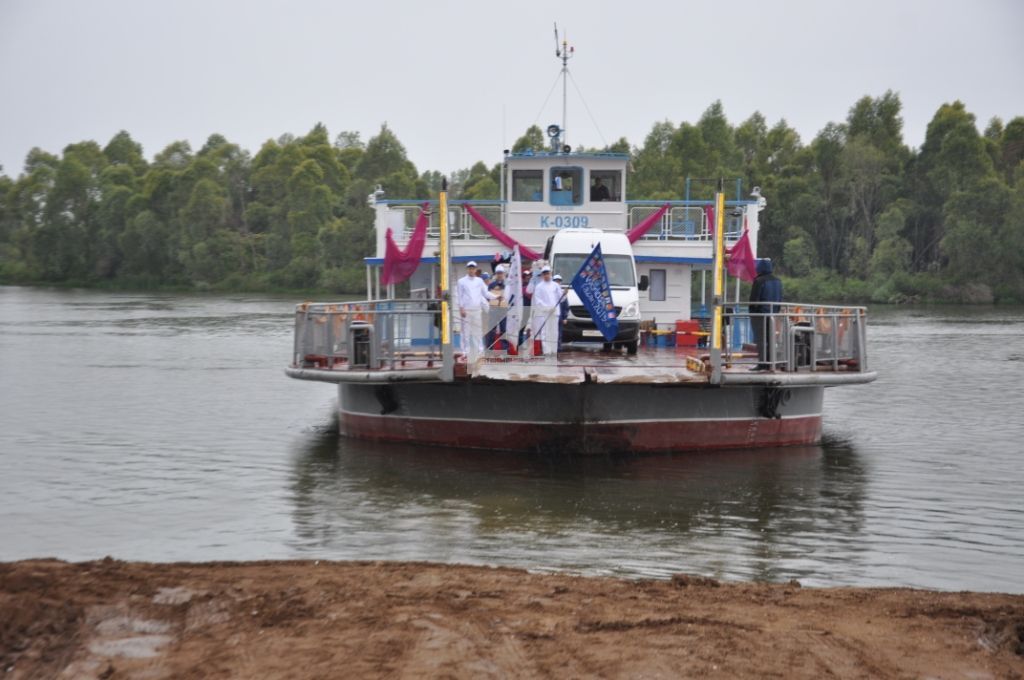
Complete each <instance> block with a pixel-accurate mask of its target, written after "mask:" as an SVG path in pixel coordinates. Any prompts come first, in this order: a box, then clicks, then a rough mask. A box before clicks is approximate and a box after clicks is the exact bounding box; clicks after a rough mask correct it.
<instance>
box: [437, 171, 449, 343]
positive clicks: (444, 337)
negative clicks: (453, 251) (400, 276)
mask: <svg viewBox="0 0 1024 680" xmlns="http://www.w3.org/2000/svg"><path fill="white" fill-rule="evenodd" d="M444 184H447V182H445V183H444ZM437 210H438V213H439V214H438V219H439V220H440V221H441V225H440V226H441V344H442V345H451V344H452V324H451V314H450V313H449V309H450V307H449V302H448V291H449V283H448V263H449V257H448V191H447V188H446V187H445V186H444V185H442V188H441V195H440V197H439V200H438V202H437Z"/></svg>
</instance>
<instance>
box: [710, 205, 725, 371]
mask: <svg viewBox="0 0 1024 680" xmlns="http://www.w3.org/2000/svg"><path fill="white" fill-rule="evenodd" d="M724 232H725V194H724V193H722V192H721V191H719V192H718V193H716V194H715V259H714V261H715V280H714V291H713V293H712V295H713V296H714V297H713V298H712V299H713V300H714V303H715V306H714V310H715V311H714V314H715V316H714V320H713V322H712V325H711V348H712V349H717V350H719V351H721V350H722V305H723V304H724V302H725V287H724V282H723V276H722V269H723V265H724V264H725V233H724Z"/></svg>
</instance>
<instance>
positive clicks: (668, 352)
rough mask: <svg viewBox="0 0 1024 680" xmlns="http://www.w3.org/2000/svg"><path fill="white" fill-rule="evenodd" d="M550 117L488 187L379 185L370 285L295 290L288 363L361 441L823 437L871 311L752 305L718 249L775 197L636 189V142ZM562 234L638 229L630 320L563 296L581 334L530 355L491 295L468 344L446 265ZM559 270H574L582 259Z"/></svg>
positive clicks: (531, 252) (499, 257)
mask: <svg viewBox="0 0 1024 680" xmlns="http://www.w3.org/2000/svg"><path fill="white" fill-rule="evenodd" d="M564 49H565V46H564V45H563V53H562V55H560V56H562V57H563V62H562V63H563V76H564V75H565V74H566V73H567V71H566V60H565V58H564V55H565V52H564ZM548 134H549V137H550V146H549V147H548V148H546V149H533V150H526V151H523V152H519V153H511V152H508V151H506V152H505V153H504V157H503V162H502V165H501V198H500V199H499V200H492V201H483V200H480V201H464V200H453V201H449V200H448V197H447V192H446V191H443V190H442V192H441V193H440V195H439V196H438V198H437V199H436V200H431V201H426V202H424V201H418V200H408V199H402V198H393V197H390V196H388V195H387V194H386V193H385V191H384V190H383V189H380V188H378V190H377V191H375V192H374V193H373V194H371V195H370V196H369V197H368V201H369V203H370V205H371V206H372V207H373V208H374V210H375V215H376V218H375V232H376V253H375V255H374V256H373V257H369V258H367V259H366V287H367V298H366V299H365V300H361V301H357V302H351V301H348V302H329V303H302V304H300V305H298V306H297V308H296V313H295V338H294V351H293V357H292V360H291V364H290V365H289V366H288V368H287V369H286V373H287V375H289V376H290V377H292V378H296V379H299V380H311V381H320V382H329V383H335V384H337V386H338V421H339V429H340V432H341V433H342V434H343V435H346V436H351V437H357V438H361V439H368V440H380V441H400V442H408V443H419V444H428V445H443V446H456V447H468V448H478V449H487V450H528V451H551V452H558V453H566V454H576V453H583V454H591V453H605V452H615V451H632V452H653V451H691V450H706V449H725V448H752V447H776V446H783V445H805V444H814V443H817V442H818V441H819V440H820V437H821V430H822V408H823V402H824V393H825V388H826V387H831V386H841V385H852V384H859V383H866V382H870V381H872V380H874V379H875V377H876V375H875V373H874V372H872V371H870V370H869V367H868V356H867V344H866V331H867V328H866V326H867V310H866V309H865V308H863V307H836V306H830V305H823V304H816V303H810V304H808V303H797V302H784V303H781V304H777V305H774V307H773V308H772V309H773V311H771V312H770V313H764V314H751V313H750V311H749V309H748V308H747V307H746V306H745V305H744V304H743V303H742V302H741V301H739V300H738V297H739V290H740V289H739V281H738V280H737V281H735V286H734V288H735V295H734V298H733V299H732V301H730V300H729V298H728V295H727V291H728V290H729V289H730V288H733V285H732V284H731V283H730V282H729V280H728V276H727V273H726V266H725V264H726V257H727V253H728V252H729V250H730V249H734V248H735V247H736V244H737V243H738V242H740V240H741V239H742V240H745V241H746V243H745V244H744V245H745V247H749V248H750V249H751V250H752V251H753V252H755V253H756V249H757V236H758V228H759V215H760V213H761V212H762V211H763V210H765V209H766V208H767V204H768V203H767V199H766V197H764V196H762V195H761V193H760V191H759V190H758V189H757V188H756V187H755V188H752V189H751V190H750V191H749V192H745V191H744V189H743V187H742V183H741V182H740V181H738V180H737V181H736V182H735V184H734V185H733V184H732V183H730V186H729V190H730V195H729V196H728V197H727V196H726V195H725V183H724V182H719V187H718V189H719V190H718V192H717V193H716V194H715V196H714V198H713V199H697V198H692V197H691V196H690V195H689V190H690V181H689V180H688V181H687V182H686V185H685V187H684V190H683V195H682V196H680V197H679V198H678V199H676V200H670V201H631V200H628V199H627V192H628V173H627V165H628V162H629V159H628V156H627V155H624V154H615V153H590V152H576V151H573V150H572V149H571V148H570V147H569V146H568V145H567V144H565V138H564V126H563V127H560V126H558V125H552V126H550V127H549V128H548ZM599 186H603V187H604V190H596V188H597V187H599ZM567 233H577V234H582V235H583V237H584V240H585V239H586V235H587V234H594V235H595V236H593V237H592V239H593V240H600V239H601V237H600V236H599V235H600V234H620V235H621V234H626V235H628V236H629V240H631V241H632V258H631V261H630V264H629V268H628V271H627V273H626V274H625V276H626V277H627V278H632V280H631V281H620V282H619V283H622V284H630V285H622V286H617V287H618V288H621V289H623V290H626V289H630V290H633V291H635V294H636V295H637V300H636V302H637V304H636V305H633V307H639V309H631V308H628V307H629V306H630V305H628V304H627V305H623V306H621V307H622V308H620V305H619V302H618V298H616V302H615V306H616V312H617V313H618V314H619V315H620V321H621V322H622V323H623V326H624V327H626V328H627V329H629V332H630V333H633V332H637V334H636V335H627V336H616V337H615V338H612V339H611V340H612V341H611V342H608V341H606V340H605V339H604V338H603V337H597V338H595V337H590V336H595V335H598V334H595V333H593V332H592V331H591V328H592V326H593V323H592V321H591V319H590V315H589V313H588V312H587V311H586V309H585V308H584V307H582V306H581V305H579V304H571V305H570V311H569V315H568V318H567V319H566V323H565V324H564V325H563V328H565V329H575V331H576V332H575V334H574V335H573V336H572V337H566V338H563V339H564V340H566V341H567V342H566V345H565V346H564V347H563V348H562V350H561V351H559V352H558V353H557V354H556V355H554V356H550V355H549V356H538V352H534V351H532V350H533V344H534V343H533V342H532V340H531V339H529V338H527V339H526V341H525V342H523V341H522V335H523V333H520V332H519V330H518V329H517V328H515V327H514V326H521V327H526V326H528V325H529V320H528V319H522V321H521V322H520V323H514V322H513V323H512V324H510V323H509V322H510V319H509V318H508V316H507V315H506V314H505V312H504V311H501V310H502V308H498V310H499V311H498V312H497V315H495V313H494V312H492V314H491V316H490V322H489V323H488V324H487V325H488V326H489V327H493V328H494V329H495V333H496V335H497V334H500V336H501V342H498V343H493V346H492V347H490V348H488V349H487V350H486V351H484V352H483V354H482V355H481V356H479V357H477V356H472V354H474V353H463V352H461V351H460V350H459V348H458V343H457V340H456V336H457V333H458V331H459V314H458V311H457V310H455V308H454V305H453V304H452V301H453V300H454V299H455V281H454V280H455V276H454V275H453V272H459V273H460V274H461V272H460V269H461V268H462V267H464V265H465V264H466V263H468V262H470V261H475V262H476V263H479V264H482V265H484V266H485V268H486V266H487V264H489V263H494V262H496V261H507V260H508V259H509V258H508V253H509V251H513V252H515V253H516V254H517V255H518V256H519V258H520V259H521V261H523V262H524V263H525V262H529V261H531V260H532V261H533V262H534V263H541V262H543V263H545V264H548V265H549V266H551V265H552V264H553V265H555V266H556V267H558V259H557V256H556V258H555V259H554V261H550V259H549V257H545V255H547V256H550V255H551V243H552V241H554V240H555V239H553V237H554V236H555V235H556V234H567ZM620 238H621V237H620ZM416 248H421V249H422V250H421V252H420V253H419V254H418V255H417V254H416V253H415V252H413V251H414V250H415V249H416ZM395 253H398V254H399V255H403V256H405V257H407V258H408V257H410V254H411V256H412V257H413V260H412V261H411V263H410V262H406V265H408V267H407V268H408V269H409V271H408V272H407V274H408V279H407V281H406V282H403V283H401V284H398V285H396V284H394V283H388V282H387V280H386V279H384V277H383V274H384V269H385V267H386V266H387V265H388V259H389V257H393V256H394V254H395ZM576 264H578V261H577V262H576ZM558 273H560V274H562V276H563V280H564V283H565V284H568V283H569V279H571V278H572V277H573V275H574V274H575V273H576V272H575V271H568V270H567V271H559V272H558ZM567 287H568V285H567ZM615 287H616V286H613V288H615ZM697 290H700V296H699V298H697V297H696V296H695V293H696V292H697ZM402 291H407V292H402ZM400 292H402V294H401V295H399V293H400ZM612 293H613V296H614V295H615V291H614V290H613V291H612ZM568 294H569V295H574V294H573V293H571V292H569V293H568ZM695 298H696V299H697V300H698V301H699V302H698V304H696V305H695V304H694V303H693V302H692V300H694V299H695ZM630 315H632V316H630ZM501 320H504V321H505V325H506V328H505V330H504V333H500V330H499V329H500V326H499V325H498V322H499V321H501ZM630 321H632V324H630ZM752 321H754V322H756V323H764V324H766V328H767V331H766V335H767V338H768V339H767V342H766V345H767V357H765V361H762V360H761V359H760V358H759V357H758V353H757V351H756V349H755V348H753V347H752V346H751V342H752V339H753V338H752V337H751V333H750V328H751V322H752ZM526 335H528V333H527V334H526ZM595 340H596V341H595ZM673 345H674V346H673ZM764 363H767V365H768V366H769V369H768V370H763V371H762V370H756V369H758V368H759V367H760V365H763V364H764ZM752 369H753V370H752Z"/></svg>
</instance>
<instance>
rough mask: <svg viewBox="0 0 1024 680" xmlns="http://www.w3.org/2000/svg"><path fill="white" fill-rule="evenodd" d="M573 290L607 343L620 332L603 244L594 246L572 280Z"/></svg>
mask: <svg viewBox="0 0 1024 680" xmlns="http://www.w3.org/2000/svg"><path fill="white" fill-rule="evenodd" d="M572 289H573V290H574V291H576V294H577V295H579V296H580V300H581V301H582V302H583V306H584V307H586V308H587V311H588V312H590V318H592V319H593V320H594V325H595V326H597V329H598V330H599V331H601V335H603V336H604V339H605V340H606V341H607V342H611V341H612V340H614V339H615V336H616V334H617V333H618V332H619V318H618V315H617V314H616V313H615V305H613V304H612V289H611V286H609V285H608V271H607V270H606V269H605V267H604V258H603V257H602V256H601V244H600V243H598V244H597V245H596V246H594V251H593V252H592V253H590V257H588V258H587V259H586V260H584V261H583V266H582V267H580V270H579V271H578V272H576V276H574V277H573V279H572Z"/></svg>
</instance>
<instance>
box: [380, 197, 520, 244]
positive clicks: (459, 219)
mask: <svg viewBox="0 0 1024 680" xmlns="http://www.w3.org/2000/svg"><path fill="white" fill-rule="evenodd" d="M425 202H426V203H429V204H430V205H429V208H428V209H429V215H428V219H429V222H428V223H427V238H433V239H436V238H440V236H441V216H440V215H439V214H438V209H437V201H393V202H389V203H388V209H389V210H390V211H391V213H392V214H398V215H400V216H401V217H397V218H395V222H393V223H392V225H393V226H394V225H395V224H396V223H399V222H400V223H401V225H402V231H401V233H400V234H396V235H395V236H396V238H398V239H399V240H400V241H408V240H409V239H410V238H412V233H413V230H414V229H415V227H416V220H418V219H419V216H420V210H421V209H422V206H423V203H425ZM467 202H468V201H464V202H458V201H451V202H449V204H448V226H449V229H450V231H449V234H448V235H449V238H452V239H456V240H473V239H485V238H490V235H489V234H488V233H487V232H486V231H484V229H483V228H482V227H481V226H480V225H479V224H477V221H476V220H474V219H473V216H472V215H470V214H469V211H468V210H466V208H465V203H467ZM471 205H472V206H473V207H474V208H475V209H476V210H477V212H479V213H480V214H481V215H483V216H484V217H485V218H487V219H488V220H489V221H490V222H491V223H492V224H495V225H498V226H499V227H501V229H502V231H504V230H505V227H504V223H505V211H504V210H502V203H501V201H473V202H471ZM396 231H397V230H396Z"/></svg>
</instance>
